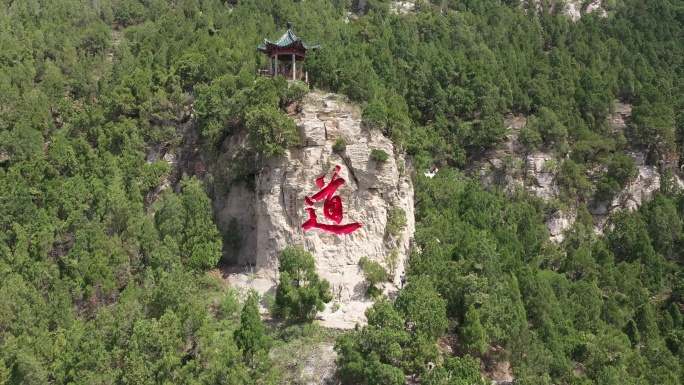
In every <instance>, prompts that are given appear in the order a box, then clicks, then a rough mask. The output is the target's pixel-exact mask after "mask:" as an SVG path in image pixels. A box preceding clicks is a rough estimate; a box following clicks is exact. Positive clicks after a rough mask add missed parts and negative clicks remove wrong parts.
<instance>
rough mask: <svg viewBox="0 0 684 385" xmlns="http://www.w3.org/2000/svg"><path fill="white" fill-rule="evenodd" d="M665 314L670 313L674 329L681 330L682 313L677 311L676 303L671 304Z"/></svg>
mask: <svg viewBox="0 0 684 385" xmlns="http://www.w3.org/2000/svg"><path fill="white" fill-rule="evenodd" d="M667 312H668V313H670V315H671V316H672V320H673V323H674V327H675V328H681V327H682V313H681V311H679V306H677V303H675V302H672V304H671V305H670V307H669V308H668V309H667Z"/></svg>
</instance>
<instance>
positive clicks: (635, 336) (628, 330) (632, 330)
mask: <svg viewBox="0 0 684 385" xmlns="http://www.w3.org/2000/svg"><path fill="white" fill-rule="evenodd" d="M625 334H627V337H629V340H630V342H632V346H634V345H636V344H638V343H639V330H638V329H637V326H636V323H635V322H634V320H629V322H627V326H625Z"/></svg>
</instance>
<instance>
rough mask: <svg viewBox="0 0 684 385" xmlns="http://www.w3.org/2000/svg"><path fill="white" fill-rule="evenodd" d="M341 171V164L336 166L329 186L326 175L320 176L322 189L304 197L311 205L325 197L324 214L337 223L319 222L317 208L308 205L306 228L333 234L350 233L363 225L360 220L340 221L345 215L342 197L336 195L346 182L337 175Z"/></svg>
mask: <svg viewBox="0 0 684 385" xmlns="http://www.w3.org/2000/svg"><path fill="white" fill-rule="evenodd" d="M339 173H340V166H335V172H334V173H333V176H332V178H331V179H330V183H328V185H327V186H326V185H325V175H323V176H322V177H320V178H316V185H317V186H318V187H319V188H320V189H321V191H319V192H317V193H316V194H314V195H313V196H312V197H311V198H309V197H304V200H305V201H306V204H307V205H309V206H313V205H314V202H318V201H320V200H323V199H325V201H324V202H323V215H325V217H326V218H327V219H329V220H331V221H333V222H334V223H335V224H334V225H328V224H325V223H318V219H317V217H316V210H315V209H314V208H312V207H307V208H306V211H308V212H309V220H308V221H306V222H304V224H303V225H302V228H303V229H304V230H309V229H319V230H323V231H327V232H329V233H333V234H350V233H352V232H354V231H356V230H357V229H359V228H360V227H361V223H358V222H354V223H347V224H344V225H341V224H340V222H342V216H343V214H342V211H343V210H342V199H341V198H340V196H339V195H334V194H335V191H337V189H338V188H340V186H342V185H343V184H344V179H343V178H338V177H337V174H339Z"/></svg>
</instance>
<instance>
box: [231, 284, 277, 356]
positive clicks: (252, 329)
mask: <svg viewBox="0 0 684 385" xmlns="http://www.w3.org/2000/svg"><path fill="white" fill-rule="evenodd" d="M258 302H259V294H258V293H257V292H256V291H254V290H252V291H250V293H249V296H248V297H247V301H245V305H244V307H243V308H242V316H241V317H240V327H239V328H238V329H237V330H235V332H234V334H233V338H235V344H236V345H237V346H238V348H240V350H242V354H243V355H244V357H245V362H246V363H247V364H250V365H254V358H255V357H256V356H258V355H259V353H262V352H268V350H269V349H270V347H271V341H270V340H269V338H268V337H267V336H266V333H265V332H264V324H263V323H262V322H261V316H260V315H259V305H258Z"/></svg>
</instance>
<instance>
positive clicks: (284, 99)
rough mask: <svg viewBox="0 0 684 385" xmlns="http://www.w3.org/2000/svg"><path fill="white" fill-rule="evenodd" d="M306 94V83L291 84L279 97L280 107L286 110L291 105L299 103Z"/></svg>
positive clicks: (296, 82) (307, 89) (307, 88)
mask: <svg viewBox="0 0 684 385" xmlns="http://www.w3.org/2000/svg"><path fill="white" fill-rule="evenodd" d="M308 93H309V87H308V86H307V85H306V83H304V82H301V81H295V82H292V83H291V84H290V86H289V87H288V88H287V90H285V92H283V94H282V95H281V97H280V102H281V107H282V108H286V107H287V106H289V105H290V104H292V103H295V102H301V101H302V99H304V96H306V94H308Z"/></svg>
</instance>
